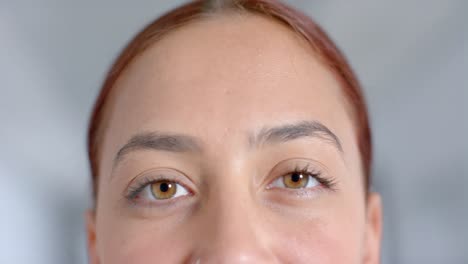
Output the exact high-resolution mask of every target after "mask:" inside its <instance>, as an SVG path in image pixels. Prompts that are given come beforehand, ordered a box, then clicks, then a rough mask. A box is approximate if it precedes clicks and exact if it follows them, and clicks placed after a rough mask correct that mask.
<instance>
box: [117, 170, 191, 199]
mask: <svg viewBox="0 0 468 264" xmlns="http://www.w3.org/2000/svg"><path fill="white" fill-rule="evenodd" d="M184 177H185V176H184V175H183V174H182V173H179V172H177V171H175V170H172V169H158V170H155V171H149V172H146V175H144V176H141V177H137V178H136V179H135V180H134V181H132V182H131V183H130V186H128V188H127V190H126V193H125V194H124V196H125V198H126V200H127V201H129V202H131V204H132V205H141V206H152V205H155V206H156V205H163V204H168V203H169V202H175V201H176V200H179V199H178V198H184V197H185V196H191V195H193V192H192V191H191V190H192V189H191V188H189V187H187V186H190V182H189V181H186V180H185V178H184ZM182 182H184V183H182Z"/></svg>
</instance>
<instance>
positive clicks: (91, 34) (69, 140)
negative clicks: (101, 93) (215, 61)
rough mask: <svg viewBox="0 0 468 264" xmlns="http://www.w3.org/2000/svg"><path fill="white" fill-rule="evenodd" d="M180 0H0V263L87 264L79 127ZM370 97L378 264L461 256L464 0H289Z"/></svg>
mask: <svg viewBox="0 0 468 264" xmlns="http://www.w3.org/2000/svg"><path fill="white" fill-rule="evenodd" d="M181 2H182V1H155V0H152V1H150V0H144V1H123V0H119V1H117V0H105V1H104V0H102V1H96V2H91V1H89V2H85V1H74V2H71V1H58V0H55V1H54V0H42V1H34V2H32V1H31V2H26V1H13V0H11V1H6V0H0V89H1V90H0V263H20V264H26V263H28V264H29V263H40V264H41V263H44V264H49V263H71V264H75V263H76V264H78V263H83V264H84V263H86V250H85V233H84V221H83V212H84V210H85V209H86V208H87V207H88V206H89V204H90V198H89V196H90V181H89V171H88V164H87V157H86V152H85V130H86V126H87V120H88V115H89V113H90V110H91V105H92V103H93V101H94V99H95V96H96V94H97V92H98V89H99V86H100V84H101V81H102V80H103V77H104V74H105V73H106V71H107V69H108V67H109V66H110V64H111V62H112V60H113V59H114V57H115V56H116V55H117V53H118V52H119V51H120V50H121V48H122V47H123V46H124V45H125V43H126V42H127V41H128V40H129V39H130V38H131V37H132V36H133V35H134V34H135V33H136V32H137V31H138V30H140V29H141V28H142V26H144V25H145V24H146V23H148V22H149V21H150V20H152V19H153V18H155V17H157V16H158V15H160V14H162V12H165V11H167V10H168V9H170V8H172V7H174V6H176V5H178V4H180V3H181ZM287 2H289V3H290V4H292V5H293V6H295V7H297V8H300V9H301V10H303V11H305V12H306V13H308V14H309V15H311V16H312V17H314V18H315V19H316V20H317V21H318V22H319V23H320V24H321V25H322V26H323V27H324V28H325V30H327V31H328V32H329V34H330V35H331V37H332V38H333V39H334V40H335V41H336V42H337V43H338V45H339V46H340V47H341V48H342V50H343V51H344V52H345V54H347V56H348V58H349V59H350V61H351V64H352V65H353V66H354V68H355V70H356V72H357V74H358V76H359V77H360V79H361V81H362V83H363V85H364V88H365V92H366V95H367V98H368V102H369V106H370V112H371V118H372V127H373V131H374V139H375V163H374V165H375V166H374V177H375V182H374V186H375V189H376V190H378V191H379V192H381V193H382V195H383V199H384V206H385V230H384V231H385V232H384V241H383V256H382V258H383V259H382V263H384V264H409V263H411V264H413V263H425V264H439V263H444V264H463V263H464V264H467V263H468V165H467V164H468V139H467V136H468V81H467V75H468V1H462V0H460V1H455V0H454V1H385V2H384V1H370V0H369V1H287Z"/></svg>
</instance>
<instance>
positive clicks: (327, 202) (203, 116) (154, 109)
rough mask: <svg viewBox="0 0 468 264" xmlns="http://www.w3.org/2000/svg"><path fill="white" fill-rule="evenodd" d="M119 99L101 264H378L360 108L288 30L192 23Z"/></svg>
mask: <svg viewBox="0 0 468 264" xmlns="http://www.w3.org/2000/svg"><path fill="white" fill-rule="evenodd" d="M114 88H115V90H114V92H113V93H112V94H111V97H110V98H109V100H110V101H109V105H108V107H107V111H108V112H107V114H106V120H107V123H106V125H107V129H106V131H105V137H104V138H103V141H102V142H101V144H102V145H101V149H102V152H101V155H100V161H99V164H100V171H99V183H98V184H99V195H98V202H97V207H96V211H95V212H90V214H89V217H88V240H89V251H90V258H91V262H92V263H112V264H118V263H125V264H127V263H132V264H140V263H321V264H326V263H347V264H350V263H378V254H379V253H378V252H379V242H378V241H379V237H380V202H379V199H378V197H377V196H376V195H373V194H372V195H370V196H369V199H367V200H366V198H365V190H364V188H363V176H362V175H363V172H362V171H363V170H362V167H361V165H360V155H359V152H358V146H357V141H356V134H355V129H354V127H353V121H352V114H351V109H350V108H349V106H348V104H347V103H346V100H345V98H344V97H343V95H342V92H341V88H340V84H339V83H338V81H337V80H336V79H335V78H334V76H333V75H332V74H331V73H330V72H329V70H327V69H326V68H325V67H324V66H323V65H322V64H321V63H320V62H319V61H318V60H317V59H316V58H315V56H314V54H313V53H312V51H311V49H310V47H308V46H307V44H305V42H303V41H302V40H300V39H299V37H297V35H296V34H295V33H293V32H292V31H291V30H290V29H287V28H285V27H284V26H282V25H280V24H278V23H276V22H274V21H272V20H269V19H266V18H263V17H260V16H255V15H223V16H222V17H216V18H209V19H205V20H202V21H198V22H194V23H192V24H190V25H187V26H184V27H182V28H180V29H178V30H175V31H173V32H171V33H170V34H168V35H166V36H165V37H164V38H163V39H162V40H160V41H158V42H157V43H156V44H154V45H153V46H152V47H151V48H149V49H148V50H147V51H145V52H144V53H143V55H142V56H140V57H138V58H137V59H136V60H135V61H134V62H133V63H132V64H131V65H130V67H129V68H127V70H126V71H125V72H124V73H123V74H122V75H121V77H120V79H119V80H118V82H117V84H116V86H115V87H114Z"/></svg>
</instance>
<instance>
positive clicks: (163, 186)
mask: <svg viewBox="0 0 468 264" xmlns="http://www.w3.org/2000/svg"><path fill="white" fill-rule="evenodd" d="M176 191H177V184H176V183H175V182H171V181H158V182H155V183H152V184H151V194H152V195H153V196H154V198H156V199H159V200H163V199H169V198H172V196H174V194H175V193H176Z"/></svg>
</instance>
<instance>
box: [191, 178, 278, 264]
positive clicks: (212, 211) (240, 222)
mask: <svg viewBox="0 0 468 264" xmlns="http://www.w3.org/2000/svg"><path fill="white" fill-rule="evenodd" d="M226 182H229V181H226ZM249 190H250V189H249V186H248V184H247V183H245V184H243V186H242V184H237V183H234V182H232V184H230V185H229V186H224V187H219V188H218V190H217V191H214V192H213V193H212V195H211V199H209V201H207V202H206V203H205V205H204V208H202V209H201V210H200V214H201V215H200V222H199V225H201V229H200V230H203V231H202V232H201V234H200V239H201V241H199V242H197V243H196V249H195V252H196V253H195V254H194V257H195V261H194V262H195V263H275V261H274V259H273V255H272V254H271V252H270V251H269V249H268V246H267V245H266V244H265V243H266V242H267V241H265V236H264V235H262V234H265V231H266V230H264V229H263V228H262V226H263V225H262V221H261V218H260V214H259V212H258V209H259V208H258V205H257V203H256V202H255V197H254V196H253V195H252V194H251V192H250V191H249ZM197 261H198V262H197Z"/></svg>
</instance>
